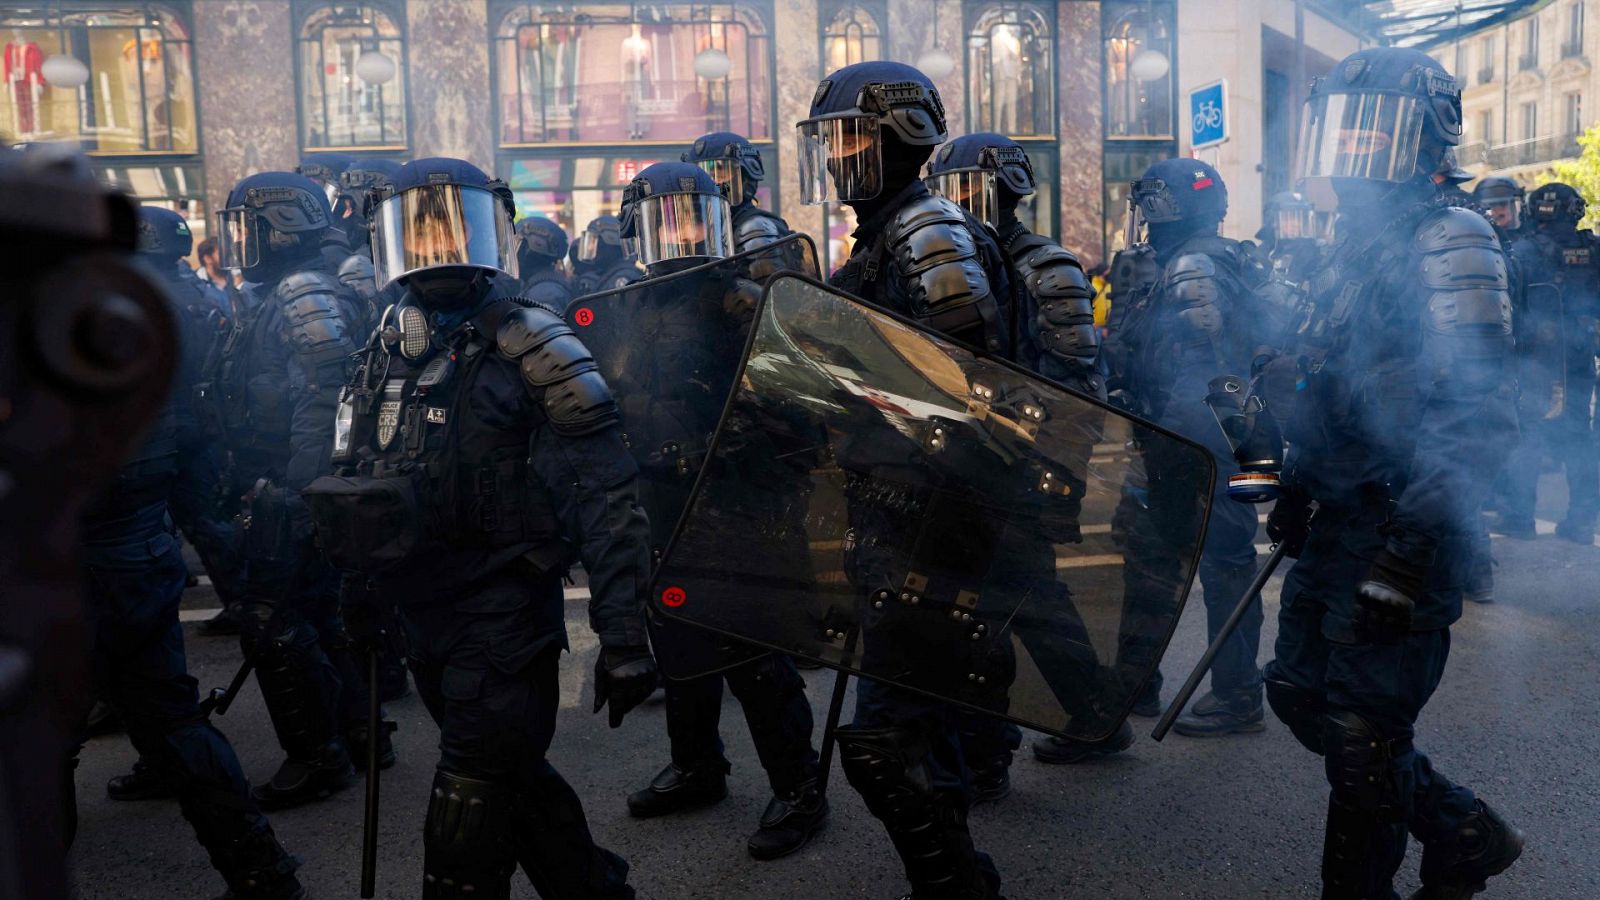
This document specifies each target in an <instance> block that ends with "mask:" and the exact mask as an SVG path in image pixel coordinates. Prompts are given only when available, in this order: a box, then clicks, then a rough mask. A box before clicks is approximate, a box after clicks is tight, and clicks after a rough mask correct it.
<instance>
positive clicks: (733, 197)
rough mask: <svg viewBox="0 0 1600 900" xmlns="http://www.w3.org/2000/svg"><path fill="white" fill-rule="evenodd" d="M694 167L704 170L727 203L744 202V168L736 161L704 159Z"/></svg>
mask: <svg viewBox="0 0 1600 900" xmlns="http://www.w3.org/2000/svg"><path fill="white" fill-rule="evenodd" d="M695 165H697V166H699V167H700V168H702V169H704V170H705V172H706V174H707V175H710V176H711V180H712V181H715V182H716V183H717V184H718V185H719V186H720V187H721V188H722V191H723V193H725V194H726V195H727V197H728V202H729V203H743V202H744V166H742V165H740V164H739V161H738V160H736V159H704V160H701V161H700V162H697V163H695Z"/></svg>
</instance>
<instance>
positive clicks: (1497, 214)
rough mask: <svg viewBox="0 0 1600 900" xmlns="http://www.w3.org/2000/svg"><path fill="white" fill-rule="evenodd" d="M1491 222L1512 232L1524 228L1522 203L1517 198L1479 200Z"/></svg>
mask: <svg viewBox="0 0 1600 900" xmlns="http://www.w3.org/2000/svg"><path fill="white" fill-rule="evenodd" d="M1478 202H1479V203H1481V204H1483V208H1484V212H1485V214H1486V215H1488V217H1489V221H1491V222H1493V223H1495V224H1496V225H1499V226H1500V227H1501V228H1505V229H1507V230H1510V231H1515V230H1516V229H1518V228H1520V227H1522V201H1520V200H1518V199H1517V198H1516V197H1502V198H1496V199H1486V200H1479V201H1478Z"/></svg>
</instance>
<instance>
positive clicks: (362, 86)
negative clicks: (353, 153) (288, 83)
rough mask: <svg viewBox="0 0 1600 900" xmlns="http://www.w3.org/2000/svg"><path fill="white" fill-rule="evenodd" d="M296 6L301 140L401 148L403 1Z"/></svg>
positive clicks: (314, 144) (315, 144)
mask: <svg viewBox="0 0 1600 900" xmlns="http://www.w3.org/2000/svg"><path fill="white" fill-rule="evenodd" d="M296 8H297V10H298V11H299V13H300V15H299V18H298V21H299V22H300V37H299V40H298V41H296V42H295V43H296V48H297V53H298V56H299V65H300V138H301V141H302V143H303V145H304V147H305V148H306V149H308V150H322V149H362V150H365V149H383V150H390V149H404V148H405V147H406V144H407V140H406V41H405V31H404V29H403V27H402V25H403V23H404V21H405V10H404V7H403V6H402V5H400V4H398V3H396V4H392V5H391V4H379V3H361V4H356V3H322V2H308V3H305V4H304V5H303V6H297V7H296Z"/></svg>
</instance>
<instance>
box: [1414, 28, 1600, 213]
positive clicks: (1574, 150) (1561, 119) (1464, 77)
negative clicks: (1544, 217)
mask: <svg viewBox="0 0 1600 900" xmlns="http://www.w3.org/2000/svg"><path fill="white" fill-rule="evenodd" d="M1597 9H1600V0H1552V2H1549V3H1546V4H1544V5H1542V6H1540V7H1539V8H1537V9H1536V10H1534V11H1533V12H1530V13H1528V14H1526V15H1524V16H1521V17H1519V18H1516V19H1513V20H1511V21H1509V22H1506V23H1505V24H1502V25H1499V26H1497V27H1494V28H1489V29H1484V30H1482V31H1478V32H1476V33H1473V34H1469V35H1466V36H1464V37H1462V38H1461V39H1460V40H1458V41H1453V42H1451V43H1449V44H1445V45H1443V46H1441V47H1438V48H1435V49H1434V50H1433V55H1434V57H1435V58H1437V59H1438V60H1439V61H1440V62H1441V63H1443V64H1444V65H1445V66H1446V67H1448V68H1449V69H1450V70H1451V71H1452V72H1454V73H1455V74H1456V77H1457V78H1459V79H1460V80H1461V82H1462V84H1463V85H1464V86H1465V90H1464V92H1463V96H1462V111H1463V114H1464V116H1465V123H1466V135H1465V138H1464V142H1463V144H1462V147H1461V149H1460V151H1459V152H1458V154H1457V157H1458V159H1457V161H1458V162H1459V163H1460V164H1461V166H1462V167H1463V168H1465V169H1467V170H1468V171H1470V172H1472V173H1473V174H1475V175H1490V174H1494V175H1509V176H1511V177H1513V178H1516V179H1518V180H1519V181H1522V182H1524V183H1526V184H1529V185H1532V184H1533V182H1534V179H1535V178H1536V177H1537V176H1538V175H1539V174H1540V173H1542V172H1544V171H1546V170H1548V169H1549V168H1550V165H1551V164H1552V163H1553V162H1555V161H1557V160H1562V159H1571V158H1574V157H1576V156H1577V155H1578V154H1579V147H1578V140H1577V139H1578V135H1580V134H1582V133H1583V132H1584V131H1585V129H1587V128H1588V126H1589V125H1591V124H1593V122H1594V120H1595V116H1594V115H1593V114H1592V113H1589V112H1588V111H1587V109H1588V107H1587V106H1586V105H1585V104H1586V102H1591V103H1592V102H1593V100H1594V99H1595V98H1597V97H1600V72H1597V71H1596V70H1595V67H1594V64H1593V60H1594V59H1595V58H1596V57H1595V54H1596V52H1597V51H1600V34H1596V33H1595V32H1596V29H1595V27H1591V26H1590V25H1589V24H1588V23H1589V21H1590V20H1591V18H1592V17H1591V13H1594V12H1595V11H1596V10H1597Z"/></svg>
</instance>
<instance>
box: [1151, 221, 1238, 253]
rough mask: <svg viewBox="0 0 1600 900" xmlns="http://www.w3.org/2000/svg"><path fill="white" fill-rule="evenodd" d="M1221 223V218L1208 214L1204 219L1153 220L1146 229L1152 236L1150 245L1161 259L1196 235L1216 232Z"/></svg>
mask: <svg viewBox="0 0 1600 900" xmlns="http://www.w3.org/2000/svg"><path fill="white" fill-rule="evenodd" d="M1221 225H1222V220H1221V219H1216V218H1212V217H1209V216H1208V217H1206V218H1203V219H1179V220H1178V221H1176V222H1151V223H1149V224H1147V225H1146V226H1145V229H1146V232H1147V234H1148V235H1149V237H1150V246H1151V247H1152V248H1153V249H1154V250H1155V251H1156V258H1157V259H1161V258H1163V257H1165V256H1166V255H1168V254H1171V253H1172V252H1174V251H1176V250H1177V249H1178V248H1179V247H1180V246H1182V245H1183V243H1184V242H1185V241H1187V240H1189V239H1190V238H1192V237H1195V236H1196V235H1202V234H1216V233H1217V228H1218V227H1219V226H1221Z"/></svg>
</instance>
